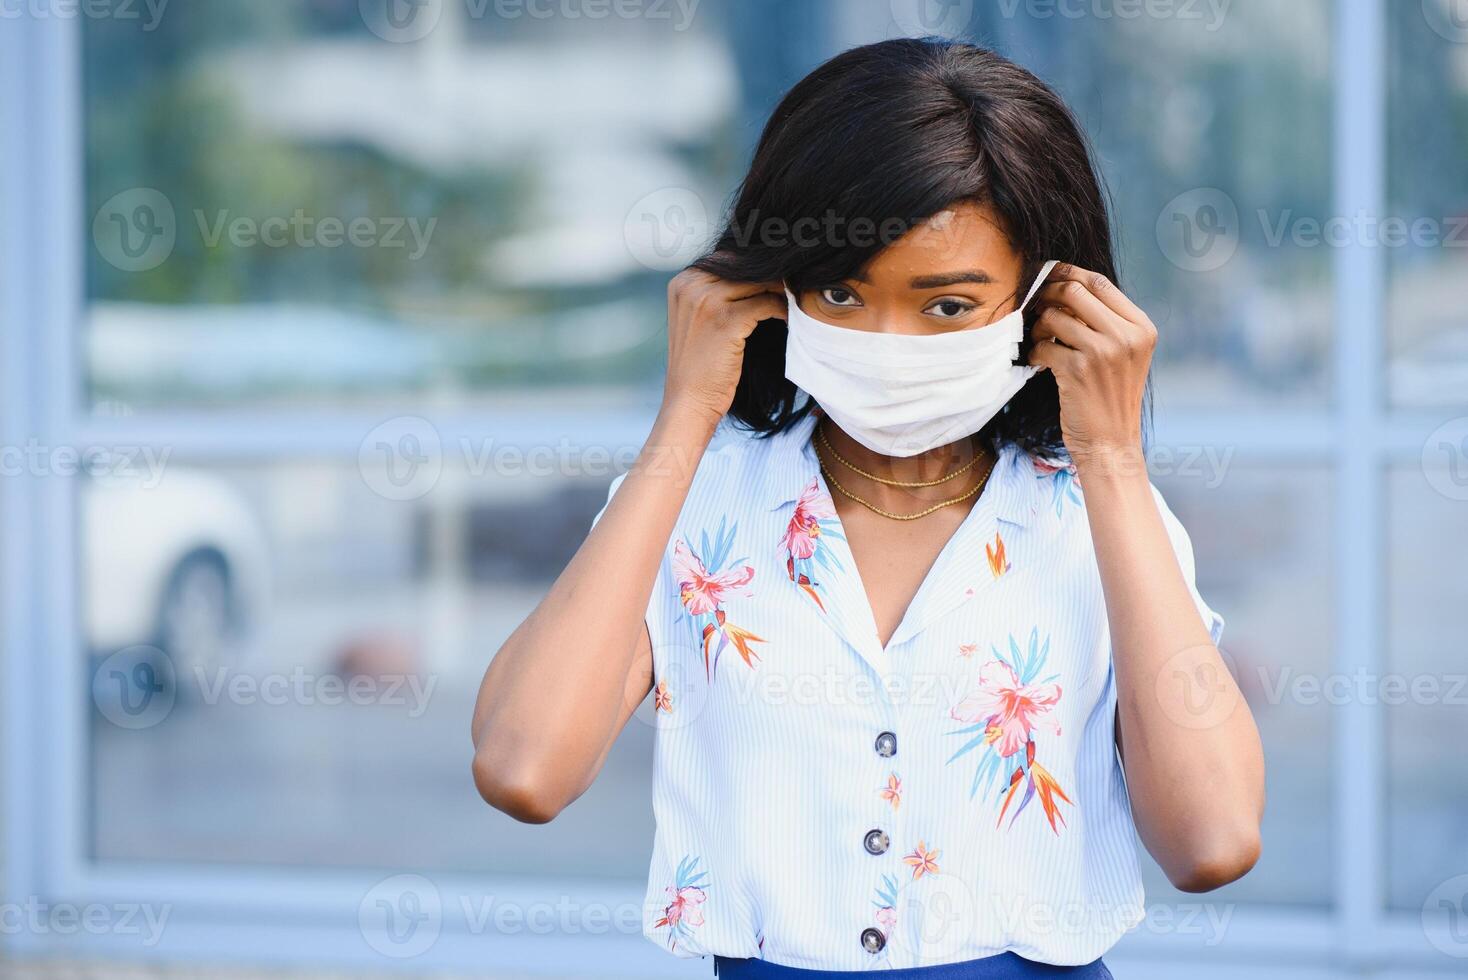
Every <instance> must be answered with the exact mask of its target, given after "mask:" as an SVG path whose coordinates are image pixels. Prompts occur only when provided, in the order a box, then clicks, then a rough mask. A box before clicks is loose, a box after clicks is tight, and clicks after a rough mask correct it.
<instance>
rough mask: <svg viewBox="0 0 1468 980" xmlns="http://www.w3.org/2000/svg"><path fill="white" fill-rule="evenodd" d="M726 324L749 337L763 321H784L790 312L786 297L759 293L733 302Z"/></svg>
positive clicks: (730, 305) (729, 307)
mask: <svg viewBox="0 0 1468 980" xmlns="http://www.w3.org/2000/svg"><path fill="white" fill-rule="evenodd" d="M726 309H727V311H728V315H727V319H726V322H727V323H728V324H729V325H730V326H732V327H733V328H734V329H735V330H737V331H738V332H739V333H740V334H742V335H743V336H746V337H747V336H749V335H750V333H752V332H753V331H754V328H755V327H756V326H758V325H759V323H760V321H761V320H784V319H787V318H788V317H789V314H790V311H789V309H788V307H787V304H786V302H785V297H784V295H779V296H774V295H771V294H770V293H758V294H756V295H754V296H750V297H747V298H745V299H741V300H735V301H734V302H731V303H730V304H729V305H728V307H727V308H726Z"/></svg>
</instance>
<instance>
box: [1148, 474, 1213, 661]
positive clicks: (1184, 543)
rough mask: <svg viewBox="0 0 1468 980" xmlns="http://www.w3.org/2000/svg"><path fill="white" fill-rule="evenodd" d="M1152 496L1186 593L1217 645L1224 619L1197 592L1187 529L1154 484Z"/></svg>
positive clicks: (1191, 544) (1191, 549) (1191, 546)
mask: <svg viewBox="0 0 1468 980" xmlns="http://www.w3.org/2000/svg"><path fill="white" fill-rule="evenodd" d="M1152 496H1153V498H1154V499H1156V501H1157V510H1158V511H1159V512H1160V513H1161V514H1162V523H1163V525H1164V526H1165V527H1166V528H1167V537H1168V540H1170V541H1171V542H1172V552H1173V554H1175V555H1176V556H1177V563H1178V565H1180V566H1181V567H1182V570H1183V579H1184V580H1185V581H1186V582H1187V583H1188V593H1189V594H1190V595H1192V597H1193V605H1195V606H1197V607H1198V615H1200V616H1202V617H1203V624H1204V625H1205V626H1206V627H1207V628H1208V636H1209V638H1210V639H1212V641H1213V645H1214V646H1217V645H1218V640H1219V637H1221V636H1222V635H1223V625H1224V619H1223V617H1222V616H1221V615H1219V614H1218V613H1217V612H1216V611H1214V609H1213V607H1212V606H1210V605H1208V603H1207V602H1206V601H1204V599H1203V596H1202V595H1201V594H1199V592H1198V584H1197V579H1196V574H1197V570H1196V568H1195V565H1194V561H1193V542H1192V539H1191V538H1189V537H1188V532H1187V529H1186V528H1184V527H1183V524H1182V521H1180V520H1178V519H1177V515H1176V514H1174V513H1173V512H1172V509H1171V508H1170V507H1168V506H1167V501H1166V500H1165V499H1163V497H1162V491H1160V490H1158V489H1157V487H1156V485H1155V484H1154V485H1153V487H1152Z"/></svg>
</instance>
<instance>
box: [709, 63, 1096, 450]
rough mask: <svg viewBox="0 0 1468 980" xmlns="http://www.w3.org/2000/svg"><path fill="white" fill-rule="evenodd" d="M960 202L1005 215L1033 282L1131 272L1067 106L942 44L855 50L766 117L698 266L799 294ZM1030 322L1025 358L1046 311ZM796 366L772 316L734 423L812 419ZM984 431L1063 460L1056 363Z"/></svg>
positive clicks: (860, 264) (762, 427) (1034, 82)
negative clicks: (1058, 266) (1043, 272)
mask: <svg viewBox="0 0 1468 980" xmlns="http://www.w3.org/2000/svg"><path fill="white" fill-rule="evenodd" d="M960 201H973V202H976V203H983V204H987V205H988V206H990V207H991V208H993V209H994V211H996V212H997V213H998V215H999V216H1000V217H1001V218H1002V220H1003V224H1004V231H1005V232H1006V234H1007V235H1008V237H1009V240H1010V242H1011V244H1012V245H1013V247H1014V248H1015V250H1016V251H1017V252H1019V254H1020V255H1021V256H1022V258H1023V260H1024V262H1023V265H1024V270H1025V271H1024V274H1023V282H1024V283H1028V282H1030V281H1032V280H1033V279H1034V277H1035V276H1036V275H1038V274H1039V271H1040V267H1041V265H1042V264H1043V263H1044V261H1045V260H1047V259H1052V258H1053V259H1059V260H1061V261H1063V262H1069V263H1072V264H1074V265H1077V266H1080V267H1081V268H1084V269H1089V270H1091V271H1094V272H1100V273H1102V274H1103V275H1105V276H1106V277H1107V278H1109V279H1111V280H1112V281H1113V282H1115V281H1117V275H1116V267H1115V262H1114V258H1113V245H1112V233H1111V219H1110V213H1109V209H1108V205H1107V199H1106V195H1105V193H1104V191H1103V188H1102V183H1101V179H1100V176H1099V174H1098V173H1097V170H1096V167H1095V164H1094V162H1093V160H1092V155H1091V150H1090V146H1089V143H1088V142H1087V140H1086V137H1085V135H1084V134H1083V133H1082V131H1081V128H1080V126H1079V125H1078V124H1077V122H1076V120H1075V117H1074V116H1073V115H1072V114H1071V112H1070V110H1069V109H1068V108H1067V107H1066V105H1065V103H1064V102H1062V101H1061V99H1060V97H1059V96H1058V95H1056V93H1055V92H1054V91H1053V90H1052V89H1051V88H1050V87H1049V86H1048V85H1046V84H1045V83H1044V82H1042V81H1040V79H1038V78H1036V77H1035V76H1034V75H1033V74H1031V73H1030V72H1029V71H1027V70H1025V69H1024V68H1021V67H1020V66H1019V65H1016V64H1015V63H1013V62H1012V61H1009V60H1008V59H1006V58H1003V57H1001V56H1000V55H997V54H995V53H994V52H992V51H989V50H986V49H984V48H981V47H977V46H975V45H972V44H968V43H964V42H960V41H953V40H948V39H941V38H898V39H893V40H887V41H880V42H877V43H875V44H868V45H863V46H861V47H857V48H852V49H851V50H849V51H846V52H843V53H842V54H839V55H837V56H836V57H834V58H832V59H831V60H829V61H827V62H825V63H824V64H822V65H821V66H820V67H818V68H816V69H815V71H813V72H811V73H810V74H809V75H807V76H806V77H805V78H803V79H802V80H801V81H800V82H798V83H796V85H795V86H794V87H793V88H792V89H791V90H790V91H789V92H788V93H786V95H785V97H784V98H783V99H782V100H781V101H780V104H779V105H778V106H777V107H776V108H775V111H774V113H773V114H772V115H771V116H770V119H769V121H768V122H767V123H766V125H765V128H764V132H763V133H762V134H761V136H760V139H759V143H758V145H757V147H756V149H755V152H754V158H753V160H752V162H751V163H750V167H749V173H748V174H747V175H746V177H745V178H744V181H743V183H742V184H741V185H740V188H739V191H738V196H737V198H736V200H735V203H734V205H733V207H732V208H731V210H730V213H729V215H728V219H727V221H726V223H725V225H724V228H723V231H722V232H721V234H720V235H719V237H718V239H717V240H716V241H715V243H714V245H713V246H712V247H711V249H710V250H709V252H708V253H707V254H705V255H704V256H703V257H701V258H700V259H699V260H698V261H696V262H694V263H693V265H694V266H696V267H697V268H700V269H702V270H704V271H705V272H710V273H713V274H714V275H717V276H720V277H721V278H725V279H731V280H736V281H741V282H773V281H776V280H781V279H783V280H785V281H787V282H789V283H790V286H791V288H792V289H793V290H796V291H799V290H800V289H803V288H806V287H807V286H810V285H815V284H820V285H825V284H828V283H831V282H835V281H839V280H841V279H845V278H848V277H850V276H852V275H853V274H855V273H857V272H859V271H861V270H862V269H863V268H864V266H865V265H866V264H867V263H868V262H870V261H871V260H872V259H873V258H874V257H875V256H876V255H877V254H878V253H880V252H881V251H882V250H883V249H884V248H885V247H886V246H887V245H889V244H891V243H892V242H894V241H896V240H897V238H899V237H901V236H902V234H904V233H905V232H906V231H908V230H910V229H911V228H912V227H914V226H916V225H918V224H920V223H922V222H923V221H925V220H926V219H928V218H930V217H932V216H933V215H934V214H937V213H938V212H940V211H942V210H944V209H945V208H948V207H951V206H952V205H953V204H955V203H957V202H960ZM1026 321H1027V322H1026V332H1025V336H1026V340H1027V343H1026V345H1025V346H1024V347H1023V348H1022V351H1027V350H1028V338H1029V334H1030V328H1031V326H1032V324H1033V316H1032V315H1031V316H1027V317H1026ZM784 367H785V325H784V321H783V320H766V321H764V322H762V323H761V324H760V325H759V326H758V327H756V329H755V331H754V332H753V333H752V334H751V335H750V337H749V340H748V341H747V343H746V345H745V352H744V365H743V373H742V375H741V377H740V380H739V386H738V388H737V390H736V391H735V394H734V401H733V404H732V405H731V407H730V409H729V414H730V416H732V417H733V418H734V420H735V421H737V422H738V423H741V424H742V425H744V426H746V427H748V428H751V429H754V430H756V431H757V432H760V433H763V434H772V433H775V432H779V431H782V430H784V429H786V428H788V427H789V426H791V425H793V424H794V423H795V422H796V421H798V420H799V419H800V418H802V417H803V416H804V415H805V414H806V413H808V412H809V411H810V408H811V406H810V403H809V402H804V403H799V402H798V390H797V389H796V387H795V385H794V384H793V383H791V382H790V381H788V380H787V379H786V378H785V371H784ZM981 438H984V439H985V440H986V441H988V442H990V443H997V442H1001V441H1013V442H1015V443H1017V444H1019V445H1020V446H1021V448H1023V449H1025V450H1026V451H1029V452H1036V453H1040V454H1047V455H1059V454H1060V453H1062V452H1063V449H1064V446H1063V443H1062V441H1061V436H1060V399H1059V393H1058V391H1057V389H1056V385H1055V379H1054V377H1053V376H1052V375H1051V374H1050V372H1048V371H1041V372H1039V373H1037V374H1036V375H1035V376H1034V377H1033V378H1031V379H1030V381H1029V382H1028V383H1027V384H1026V385H1025V387H1024V388H1022V389H1021V390H1020V392H1019V393H1018V394H1016V395H1015V396H1014V398H1012V399H1011V400H1010V403H1009V406H1008V408H1007V409H1006V410H1005V411H1003V412H1001V413H999V415H997V416H995V418H994V420H993V421H992V422H990V423H989V425H988V426H986V427H985V430H984V432H983V433H981Z"/></svg>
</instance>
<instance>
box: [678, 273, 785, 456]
mask: <svg viewBox="0 0 1468 980" xmlns="http://www.w3.org/2000/svg"><path fill="white" fill-rule="evenodd" d="M785 314H786V307H785V290H784V286H783V285H782V284H781V283H779V282H773V283H748V282H733V281H730V280H727V279H720V278H719V277H718V276H715V275H714V274H712V273H709V272H705V271H703V270H702V269H698V268H695V267H692V266H690V267H689V268H687V269H684V270H683V271H682V272H680V273H678V275H676V276H674V277H673V280H672V282H670V283H669V284H668V379H667V382H666V383H665V386H664V389H663V411H664V412H668V411H676V412H678V413H679V414H680V415H681V414H683V413H692V415H693V416H694V417H696V418H700V419H702V420H703V421H705V422H707V424H708V426H709V431H710V432H712V431H713V426H715V425H717V424H718V422H719V420H720V419H721V418H723V417H724V413H726V412H727V411H729V406H730V405H732V404H733V402H734V389H735V388H736V387H737V386H738V384H739V375H740V372H741V370H742V369H743V367H744V344H745V341H746V340H748V339H749V335H750V334H751V333H753V332H754V328H755V326H756V325H757V324H758V323H759V322H760V321H761V320H768V319H771V318H774V319H782V320H783V319H784V318H785Z"/></svg>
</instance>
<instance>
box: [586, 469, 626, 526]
mask: <svg viewBox="0 0 1468 980" xmlns="http://www.w3.org/2000/svg"><path fill="white" fill-rule="evenodd" d="M625 479H627V474H626V473H618V474H617V475H616V477H615V478H613V480H612V485H611V486H610V487H608V488H607V502H606V503H604V504H602V505H601V510H599V511H597V512H596V516H595V517H593V518H592V519H591V526H592V527H596V522H597V521H599V520H601V515H603V514H605V513H606V512H607V508H608V507H610V506H611V504H612V498H613V497H615V496H616V495H617V488H618V487H620V486H621V485H622V481H623V480H625ZM583 513H584V512H583Z"/></svg>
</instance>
